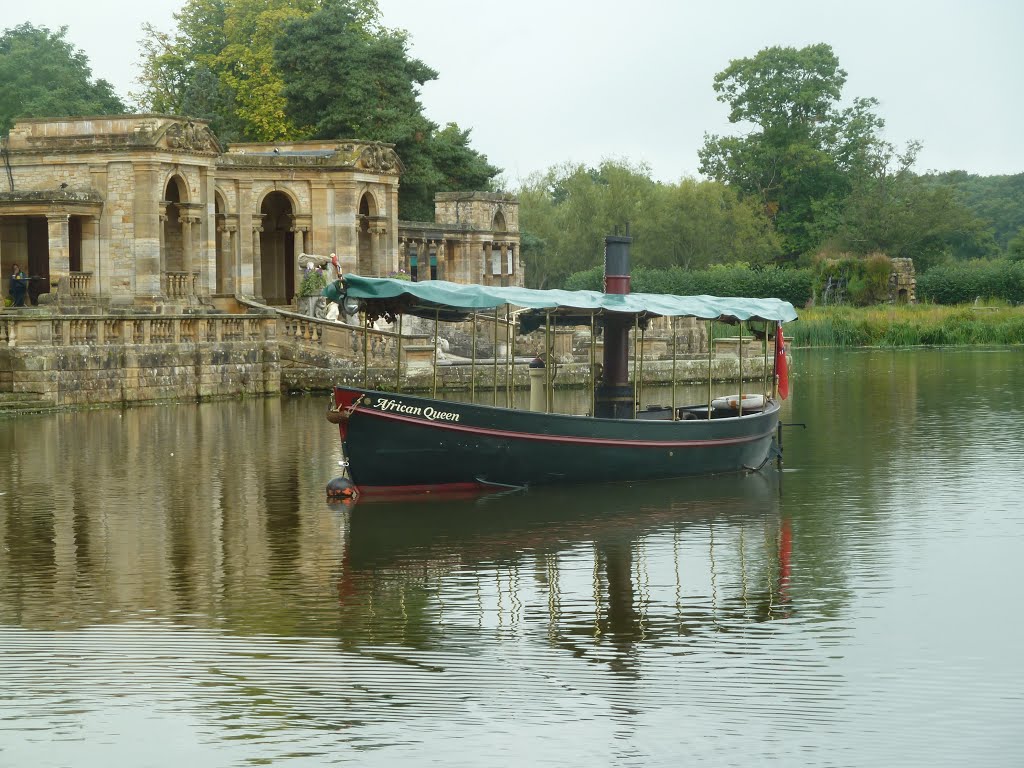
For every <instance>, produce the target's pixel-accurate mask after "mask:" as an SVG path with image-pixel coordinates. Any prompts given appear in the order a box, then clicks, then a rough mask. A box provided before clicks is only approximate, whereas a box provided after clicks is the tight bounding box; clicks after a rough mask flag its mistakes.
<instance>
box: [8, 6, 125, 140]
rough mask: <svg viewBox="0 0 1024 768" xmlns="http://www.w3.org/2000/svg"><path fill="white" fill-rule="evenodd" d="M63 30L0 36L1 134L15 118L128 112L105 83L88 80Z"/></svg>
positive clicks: (27, 28) (83, 61)
mask: <svg viewBox="0 0 1024 768" xmlns="http://www.w3.org/2000/svg"><path fill="white" fill-rule="evenodd" d="M66 35H67V27H61V28H60V29H59V30H57V31H56V32H51V31H50V30H49V29H48V28H46V27H35V26H33V25H31V24H27V23H26V24H21V25H19V26H17V27H13V28H11V29H7V30H5V31H4V33H3V35H0V130H4V131H7V130H10V128H11V126H12V125H13V124H14V120H15V118H18V117H65V116H73V115H110V114H121V113H124V112H126V111H127V108H126V107H125V104H124V102H122V101H121V99H120V98H119V97H118V96H117V94H116V93H115V92H114V88H113V86H112V85H111V84H110V83H108V82H107V81H106V80H102V79H100V80H95V81H94V80H93V79H92V69H91V67H90V66H89V60H88V58H87V57H86V55H85V54H84V53H83V52H82V51H80V50H79V49H77V48H76V47H75V46H74V45H72V44H71V43H70V42H68V40H67V39H66Z"/></svg>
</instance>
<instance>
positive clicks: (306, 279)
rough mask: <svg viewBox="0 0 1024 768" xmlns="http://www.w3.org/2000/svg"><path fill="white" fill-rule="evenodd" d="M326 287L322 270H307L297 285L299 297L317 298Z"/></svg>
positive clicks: (325, 278)
mask: <svg viewBox="0 0 1024 768" xmlns="http://www.w3.org/2000/svg"><path fill="white" fill-rule="evenodd" d="M326 287H327V276H326V275H325V274H324V271H323V270H322V269H314V268H309V269H307V270H306V272H305V274H303V275H302V282H301V283H299V296H319V295H320V293H321V291H323V289H324V288H326Z"/></svg>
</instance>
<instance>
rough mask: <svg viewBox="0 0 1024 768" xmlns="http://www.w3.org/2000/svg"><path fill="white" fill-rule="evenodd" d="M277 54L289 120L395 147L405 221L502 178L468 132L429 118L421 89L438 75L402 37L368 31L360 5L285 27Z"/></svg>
mask: <svg viewBox="0 0 1024 768" xmlns="http://www.w3.org/2000/svg"><path fill="white" fill-rule="evenodd" d="M275 50H276V55H275V63H276V65H277V69H278V71H279V72H280V74H281V77H282V80H283V83H284V86H283V88H282V94H283V96H284V97H285V99H286V100H287V105H288V113H289V114H290V115H291V116H292V118H293V119H294V120H295V122H296V123H297V124H300V125H304V126H309V130H308V133H307V135H308V136H310V137H312V138H358V139H364V140H371V141H382V142H387V143H390V144H394V145H395V150H396V151H397V152H398V155H399V157H401V158H402V162H403V163H404V165H405V171H404V172H403V175H402V185H401V187H400V189H399V206H400V210H401V211H402V216H403V217H404V218H407V219H433V195H434V193H435V192H439V191H452V190H458V189H466V188H470V189H480V188H482V187H485V186H487V185H488V184H489V183H490V180H491V178H493V177H494V176H495V175H497V173H498V172H499V169H498V168H495V167H494V166H492V165H490V164H489V163H488V162H487V158H486V157H484V156H483V155H481V154H480V153H478V152H476V151H475V150H473V149H472V148H470V146H469V131H465V130H462V129H460V128H459V127H458V126H457V125H455V124H454V123H450V124H449V125H448V126H446V127H445V128H444V129H440V128H439V126H438V125H437V124H436V123H434V122H432V121H431V120H429V119H427V117H426V115H424V114H423V107H422V105H421V104H420V102H419V89H420V88H421V87H422V86H423V85H424V84H425V83H427V82H429V81H431V80H434V79H435V78H436V77H437V72H436V71H435V70H433V69H431V68H430V67H429V66H427V65H426V64H424V63H423V62H422V61H420V60H419V59H414V58H412V57H410V56H409V53H408V40H407V38H406V35H405V33H403V32H398V31H394V30H388V29H385V28H383V27H380V26H379V25H375V24H368V23H367V20H366V17H365V13H364V9H363V8H361V7H360V6H356V5H352V4H350V3H346V2H340V1H338V0H336V1H335V2H328V3H325V4H324V7H323V8H321V9H320V10H319V11H317V12H316V13H313V14H311V15H309V16H307V17H304V18H300V19H296V20H294V21H293V22H291V23H290V24H287V25H286V26H285V27H284V29H283V33H282V34H281V35H280V36H279V37H278V38H277V43H276V46H275Z"/></svg>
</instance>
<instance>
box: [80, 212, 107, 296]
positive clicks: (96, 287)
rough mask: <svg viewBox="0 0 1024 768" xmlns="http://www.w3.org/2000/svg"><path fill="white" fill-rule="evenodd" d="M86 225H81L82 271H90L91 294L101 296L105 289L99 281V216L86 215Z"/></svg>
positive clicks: (100, 277) (100, 276)
mask: <svg viewBox="0 0 1024 768" xmlns="http://www.w3.org/2000/svg"><path fill="white" fill-rule="evenodd" d="M86 223H87V225H88V226H87V227H86V226H83V227H82V271H83V272H91V273H92V280H91V283H90V286H89V288H90V293H91V294H92V295H93V296H102V295H104V294H105V293H106V291H105V290H104V289H103V288H102V287H101V285H100V282H101V280H102V279H103V274H102V272H101V267H100V217H99V216H88V217H86Z"/></svg>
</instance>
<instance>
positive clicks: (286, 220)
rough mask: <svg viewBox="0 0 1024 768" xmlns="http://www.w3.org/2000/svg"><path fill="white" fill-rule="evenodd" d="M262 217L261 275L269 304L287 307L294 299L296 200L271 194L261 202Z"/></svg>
mask: <svg viewBox="0 0 1024 768" xmlns="http://www.w3.org/2000/svg"><path fill="white" fill-rule="evenodd" d="M259 212H260V214H261V215H262V217H263V232H261V233H260V264H261V271H260V275H261V277H262V280H263V297H264V299H265V300H266V302H267V303H268V304H277V305H282V304H290V303H291V300H292V296H294V295H295V288H296V285H295V270H296V262H295V257H296V253H295V232H294V221H295V200H294V198H293V197H292V196H291V195H289V194H288V193H287V192H284V191H282V190H273V191H271V192H269V193H268V194H267V195H266V196H264V198H263V200H262V201H260V208H259Z"/></svg>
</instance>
